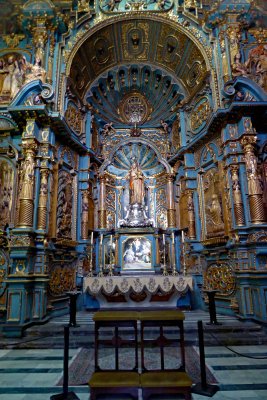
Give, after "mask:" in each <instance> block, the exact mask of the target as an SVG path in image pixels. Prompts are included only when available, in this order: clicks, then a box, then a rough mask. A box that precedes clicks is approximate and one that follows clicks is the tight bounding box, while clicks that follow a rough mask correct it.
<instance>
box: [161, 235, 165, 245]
mask: <svg viewBox="0 0 267 400" xmlns="http://www.w3.org/2000/svg"><path fill="white" fill-rule="evenodd" d="M162 241H163V244H164V246H165V233H163V235H162Z"/></svg>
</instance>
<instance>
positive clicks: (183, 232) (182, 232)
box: [182, 231, 184, 243]
mask: <svg viewBox="0 0 267 400" xmlns="http://www.w3.org/2000/svg"><path fill="white" fill-rule="evenodd" d="M182 243H184V231H182Z"/></svg>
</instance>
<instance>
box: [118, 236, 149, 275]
mask: <svg viewBox="0 0 267 400" xmlns="http://www.w3.org/2000/svg"><path fill="white" fill-rule="evenodd" d="M151 254H152V246H151V241H150V240H148V239H146V238H143V237H130V238H128V239H126V240H125V242H124V243H123V269H127V270H137V269H138V270H144V269H151V267H152V265H151Z"/></svg>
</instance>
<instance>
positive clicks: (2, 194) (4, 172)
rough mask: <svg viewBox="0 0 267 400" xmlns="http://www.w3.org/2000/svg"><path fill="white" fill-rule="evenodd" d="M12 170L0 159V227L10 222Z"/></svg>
mask: <svg viewBox="0 0 267 400" xmlns="http://www.w3.org/2000/svg"><path fill="white" fill-rule="evenodd" d="M13 184H14V170H13V168H12V167H11V165H10V164H9V163H8V162H7V161H6V160H3V159H2V160H1V159H0V227H1V228H4V227H5V226H6V225H7V224H8V225H10V222H11V211H12V199H13Z"/></svg>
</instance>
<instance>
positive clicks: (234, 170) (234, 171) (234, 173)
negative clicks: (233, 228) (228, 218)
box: [230, 165, 245, 226]
mask: <svg viewBox="0 0 267 400" xmlns="http://www.w3.org/2000/svg"><path fill="white" fill-rule="evenodd" d="M238 170H239V168H238V166H237V165H231V167H230V172H231V178H232V190H233V202H234V214H235V223H236V225H238V226H243V225H245V215H244V207H243V201H242V194H241V190H240V183H239V174H238Z"/></svg>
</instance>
